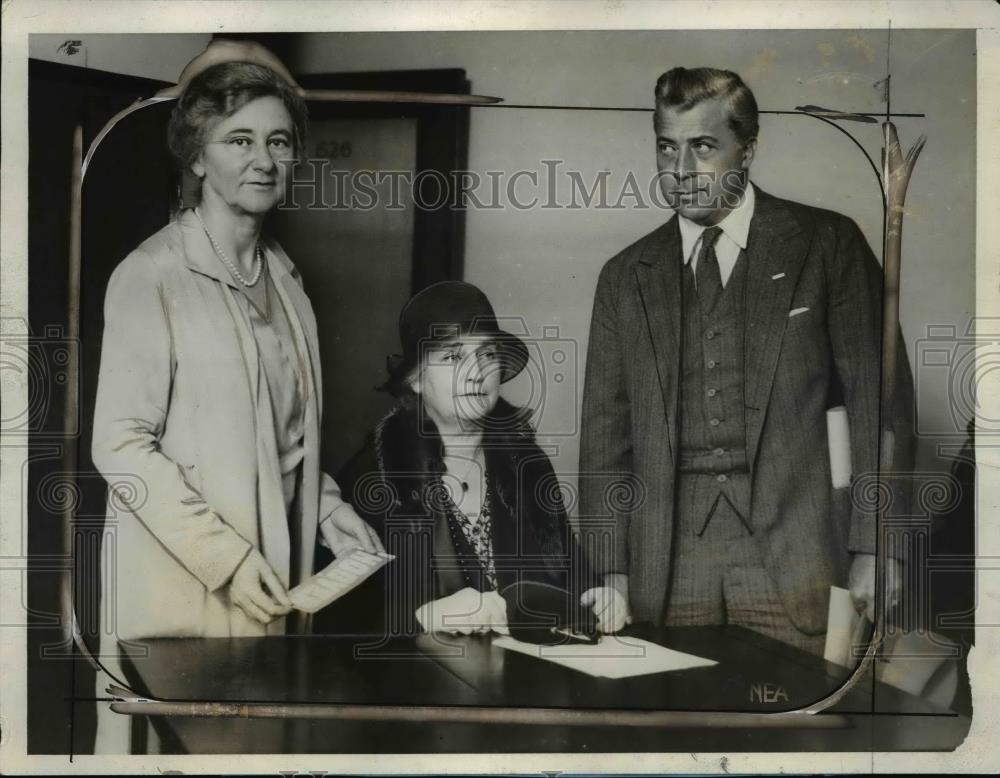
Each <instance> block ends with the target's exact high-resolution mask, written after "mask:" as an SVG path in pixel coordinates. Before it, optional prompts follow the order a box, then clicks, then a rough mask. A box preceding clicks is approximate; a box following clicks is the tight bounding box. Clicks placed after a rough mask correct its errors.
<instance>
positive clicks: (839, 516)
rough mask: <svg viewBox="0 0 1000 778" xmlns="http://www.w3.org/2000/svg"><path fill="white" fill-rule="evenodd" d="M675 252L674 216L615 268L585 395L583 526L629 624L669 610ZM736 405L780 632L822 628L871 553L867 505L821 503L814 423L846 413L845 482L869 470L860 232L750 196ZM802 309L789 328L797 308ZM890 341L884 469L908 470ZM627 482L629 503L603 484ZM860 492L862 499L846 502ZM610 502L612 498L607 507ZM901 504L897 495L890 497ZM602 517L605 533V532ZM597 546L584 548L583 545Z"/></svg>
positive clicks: (873, 335)
mask: <svg viewBox="0 0 1000 778" xmlns="http://www.w3.org/2000/svg"><path fill="white" fill-rule="evenodd" d="M681 253H682V252H681V238H680V229H679V226H678V220H677V219H676V218H673V219H671V220H669V221H668V222H667V223H666V224H664V225H663V226H662V227H659V228H658V229H656V230H654V231H653V232H651V233H650V234H648V235H646V236H645V237H644V238H642V239H640V240H639V241H637V242H636V243H634V244H632V245H631V246H629V247H628V248H626V249H625V250H624V251H622V252H621V253H620V254H618V255H617V256H615V257H613V258H612V259H611V260H609V261H608V263H607V264H606V265H605V266H604V268H603V270H602V271H601V274H600V278H599V280H598V284H597V291H596V294H595V299H594V310H593V318H592V320H591V329H590V343H589V347H588V357H587V371H586V383H585V387H584V396H583V419H582V427H581V456H580V470H581V476H580V515H581V523H582V529H583V531H584V534H585V539H586V535H587V534H589V533H591V531H592V530H594V531H595V533H594V534H592V536H591V538H590V539H589V540H588V543H589V544H590V548H591V549H592V550H593V549H600V548H601V545H600V542H599V541H598V540H597V539H596V535H599V534H600V530H601V526H602V525H603V527H605V528H607V527H610V528H611V529H612V530H613V533H614V538H613V540H612V541H611V542H610V543H608V542H607V537H605V541H606V542H605V545H604V546H603V548H604V549H605V552H604V553H600V552H598V553H597V554H596V558H595V559H594V563H595V566H596V567H597V569H598V570H599V571H600V572H619V573H628V576H629V599H630V604H631V607H632V613H633V618H635V619H636V620H642V621H654V622H659V621H661V620H662V618H663V613H664V610H665V606H666V603H667V602H668V597H669V584H670V580H671V550H672V549H671V547H672V536H673V527H674V523H675V522H674V510H675V506H676V484H677V465H678V461H679V455H680V441H679V423H678V422H679V419H678V400H679V393H680V391H679V384H680V370H681V344H682V337H681V322H682V314H681V287H682V276H681V273H682V271H684V270H685V267H684V265H683V263H682V259H681ZM740 261H747V262H748V268H747V270H748V275H747V283H746V322H745V328H746V331H745V347H744V375H745V388H744V393H745V396H744V402H745V406H746V450H747V457H748V460H749V465H750V473H751V478H752V489H753V495H752V501H751V512H750V513H751V516H750V521H751V525H752V527H753V542H756V543H758V544H759V548H760V551H761V554H762V556H763V559H764V560H765V565H766V567H767V568H768V570H769V571H770V572H771V574H772V576H773V579H774V582H775V584H776V586H777V590H778V593H779V596H780V598H781V600H782V602H783V604H784V606H785V609H786V610H787V612H788V615H789V616H790V618H791V619H792V621H793V622H794V623H795V624H796V626H798V627H799V629H801V630H803V631H804V632H807V633H819V632H822V631H823V630H824V629H825V623H826V609H827V598H828V593H829V587H830V585H831V584H837V585H845V583H846V579H847V569H848V565H849V562H850V552H867V553H874V551H875V545H876V521H875V510H874V500H873V497H872V495H873V492H872V491H869V490H862V489H855V490H854V493H855V499H854V500H853V501H852V499H851V489H850V488H849V487H848V488H843V489H833V488H832V486H831V479H830V462H829V453H828V449H827V430H826V410H827V408H828V407H830V406H831V405H836V404H838V403H839V402H841V401H842V402H843V404H845V405H846V406H847V411H848V418H849V424H850V434H851V454H852V463H853V472H854V474H855V478H857V477H858V476H859V475H861V474H866V475H867V474H873V473H874V472H875V470H876V465H877V461H878V447H879V430H880V419H879V391H880V369H881V361H880V353H881V330H882V295H881V289H882V274H881V268H880V266H879V264H878V262H877V261H876V259H875V257H874V255H873V254H872V252H871V250H870V249H869V247H868V245H867V244H866V242H865V240H864V237H863V236H862V234H861V232H860V230H859V229H858V227H857V225H855V224H854V222H852V221H851V220H850V219H848V218H847V217H845V216H842V215H840V214H837V213H833V212H831V211H825V210H821V209H818V208H813V207H810V206H806V205H801V204H799V203H793V202H789V201H786V200H780V199H777V198H775V197H771V196H769V195H767V194H765V193H764V192H761V191H760V190H759V189H758V190H757V199H756V207H755V211H754V215H753V219H752V221H751V225H750V233H749V236H748V242H747V248H746V252H745V254H744V256H743V258H741V260H740ZM801 308H804V309H807V310H805V311H804V312H801V313H798V314H797V315H795V316H792V317H790V316H789V313H790V312H791V311H793V310H795V309H801ZM898 337H899V347H898V349H897V351H898V354H899V361H898V368H897V376H898V378H897V384H896V397H897V402H896V404H895V406H894V407H895V408H896V409H897V410H896V412H897V414H898V417H897V420H896V423H895V427H896V447H895V448H896V454H895V457H896V466H897V468H899V469H902V470H903V471H906V470H908V469H911V464H910V459H909V457H910V456H911V455H912V445H911V444H912V437H911V436H912V432H911V428H912V402H913V400H912V392H913V388H912V377H911V375H910V370H909V366H908V362H907V358H906V350H905V348H904V347H903V346H902V338H901V335H898ZM622 477H631V478H634V479H637V480H638V481H639V484H638V485H634V489H633V491H632V494H633V495H635V496H636V499H634V500H633V501H632V502H631V503H629V502H628V501H624V502H623V501H622V500H617V501H616V500H615V499H614V495H615V494H616V492H615V490H614V488H613V484H614V482H615V481H616V480H618V479H620V478H622ZM861 492H864V493H865V494H864V495H863V496H864V497H866V498H867V499H858V497H859V495H860V493H861ZM618 494H619V495H620V492H619V493H618ZM897 497H899V498H903V497H905V495H897ZM608 517H610V519H609V518H608ZM595 543H596V545H595Z"/></svg>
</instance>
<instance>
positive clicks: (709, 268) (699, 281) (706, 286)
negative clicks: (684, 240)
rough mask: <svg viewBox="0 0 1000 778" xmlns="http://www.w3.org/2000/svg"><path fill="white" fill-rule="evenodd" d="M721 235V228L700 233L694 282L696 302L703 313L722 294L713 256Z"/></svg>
mask: <svg viewBox="0 0 1000 778" xmlns="http://www.w3.org/2000/svg"><path fill="white" fill-rule="evenodd" d="M721 234H722V228H721V227H709V228H708V229H706V230H705V231H704V232H703V233H701V250H700V251H699V252H698V266H697V267H696V268H695V271H694V280H695V284H696V285H697V287H698V300H699V301H700V302H701V309H702V311H703V312H705V313H709V312H710V311H711V310H712V308H714V307H715V303H716V301H717V300H718V299H719V295H720V294H721V293H722V275H721V274H720V273H719V260H718V258H717V257H716V256H715V242H716V241H717V240H718V239H719V236H720V235H721Z"/></svg>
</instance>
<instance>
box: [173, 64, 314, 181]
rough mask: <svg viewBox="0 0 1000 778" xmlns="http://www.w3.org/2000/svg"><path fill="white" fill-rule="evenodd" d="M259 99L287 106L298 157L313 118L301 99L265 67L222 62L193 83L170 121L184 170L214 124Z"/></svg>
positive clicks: (281, 79) (175, 149)
mask: <svg viewBox="0 0 1000 778" xmlns="http://www.w3.org/2000/svg"><path fill="white" fill-rule="evenodd" d="M260 97H277V98H278V99H279V100H281V102H282V103H284V105H285V108H286V109H287V110H288V115H289V116H291V118H292V131H293V136H294V137H293V138H292V142H293V144H294V146H295V153H296V154H298V153H299V152H300V151H301V150H302V147H303V143H304V142H305V136H306V123H307V121H308V117H309V113H308V111H307V109H306V104H305V101H304V100H303V99H302V97H301V96H300V95H299V93H298V92H296V91H295V89H294V88H293V87H292V86H291V84H289V83H288V82H287V81H285V79H283V78H282V77H281V76H279V75H278V74H277V73H275V72H274V71H273V70H271V69H270V68H268V67H265V66H263V65H257V64H255V63H253V62H221V63H219V64H218V65H213V66H212V67H210V68H206V69H205V70H204V71H203V72H201V73H199V74H198V75H197V76H195V77H194V78H192V79H191V82H190V83H189V84H188V85H187V88H185V90H184V93H183V94H182V95H181V96H180V98H179V99H178V100H177V104H176V105H175V106H174V110H173V113H172V114H171V115H170V124H169V125H168V126H167V145H168V147H169V148H170V153H171V154H173V156H174V158H175V159H176V160H177V163H178V164H179V165H180V168H181V170H182V171H187V170H190V168H191V164H192V163H193V162H194V161H195V160H196V159H197V158H198V155H199V154H200V153H201V150H202V148H204V145H205V138H206V136H207V135H208V133H209V132H210V131H211V129H212V128H213V127H214V126H215V124H216V123H218V122H219V121H221V120H223V119H225V118H228V117H229V116H232V115H233V114H234V113H236V112H237V111H238V110H240V109H241V108H242V107H243V106H245V105H246V104H247V103H249V102H251V101H253V100H256V99H258V98H260Z"/></svg>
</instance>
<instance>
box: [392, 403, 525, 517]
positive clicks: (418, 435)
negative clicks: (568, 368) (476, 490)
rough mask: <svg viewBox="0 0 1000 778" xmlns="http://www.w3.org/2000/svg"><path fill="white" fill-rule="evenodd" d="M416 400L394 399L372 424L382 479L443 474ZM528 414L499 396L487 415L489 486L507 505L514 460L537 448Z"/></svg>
mask: <svg viewBox="0 0 1000 778" xmlns="http://www.w3.org/2000/svg"><path fill="white" fill-rule="evenodd" d="M418 403H419V400H418V398H413V397H408V398H406V399H404V400H403V401H401V402H400V403H398V404H397V405H396V406H395V407H394V408H393V409H392V410H391V411H389V413H387V414H386V415H385V416H384V417H383V418H382V420H381V421H380V422H379V423H378V425H377V426H376V427H375V457H376V462H377V464H378V469H379V471H380V472H382V473H383V474H385V475H386V476H387V477H389V478H392V477H393V475H394V474H395V475H400V474H406V475H408V476H410V477H412V476H413V475H414V474H419V478H420V479H421V480H430V479H431V478H434V477H435V476H437V475H439V474H441V473H443V472H444V463H443V460H442V458H443V453H444V452H443V447H442V444H441V438H440V437H439V436H438V434H437V429H436V427H435V426H434V423H433V422H432V421H430V420H429V419H427V418H426V417H423V418H421V416H422V414H421V412H420V408H419V405H418ZM528 416H529V414H528V413H527V412H525V410H524V409H521V408H517V407H515V406H513V405H511V404H510V403H508V402H507V401H506V400H504V399H502V398H501V399H500V400H499V401H498V402H497V406H496V408H494V409H493V412H492V413H491V414H490V415H489V416H488V417H487V419H486V424H485V425H484V427H485V428H486V431H485V432H484V433H483V448H484V450H485V452H486V465H487V469H488V470H489V472H490V480H491V485H492V486H493V488H494V490H495V493H496V494H497V496H498V497H499V498H500V499H501V501H502V502H503V503H504V504H505V505H506V506H507V507H508V508H510V507H511V505H512V502H513V500H512V498H513V495H512V494H511V493H510V492H511V487H512V486H513V482H514V478H515V474H516V472H517V470H516V467H517V459H518V458H519V457H521V456H524V454H525V452H526V450H530V451H535V450H537V443H536V442H535V430H534V428H533V427H532V426H531V424H530V422H529V421H528Z"/></svg>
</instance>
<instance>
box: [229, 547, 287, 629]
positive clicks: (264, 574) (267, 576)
mask: <svg viewBox="0 0 1000 778" xmlns="http://www.w3.org/2000/svg"><path fill="white" fill-rule="evenodd" d="M264 587H267V591H265V589H264ZM268 592H270V594H268ZM229 599H230V600H231V601H232V603H233V605H236V606H238V607H239V608H240V610H242V611H243V612H244V613H245V614H246V615H247V616H249V617H250V618H252V619H256V620H257V621H259V622H260V623H261V624H270V623H271V622H272V621H273V620H274V619H275V618H277V617H278V616H284V615H285V614H286V613H288V612H289V611H290V610H291V609H292V601H291V600H290V599H289V597H288V592H286V591H285V587H284V586H282V585H281V581H279V580H278V576H277V575H275V573H274V570H272V569H271V566H270V565H269V564H268V563H267V560H266V559H264V557H263V556H261V553H260V552H259V551H258V550H257V549H255V548H252V549H250V553H249V554H247V556H246V558H245V559H244V560H243V561H242V562H241V563H240V566H239V567H237V568H236V572H235V573H233V578H232V580H231V581H230V582H229Z"/></svg>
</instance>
